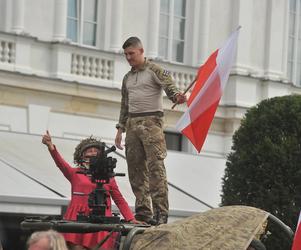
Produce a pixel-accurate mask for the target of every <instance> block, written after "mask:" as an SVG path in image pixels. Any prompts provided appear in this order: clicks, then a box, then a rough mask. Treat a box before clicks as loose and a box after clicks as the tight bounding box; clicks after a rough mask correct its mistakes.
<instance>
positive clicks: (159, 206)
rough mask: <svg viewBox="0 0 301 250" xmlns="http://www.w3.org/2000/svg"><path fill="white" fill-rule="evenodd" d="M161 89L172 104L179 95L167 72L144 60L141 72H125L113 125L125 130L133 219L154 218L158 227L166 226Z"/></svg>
mask: <svg viewBox="0 0 301 250" xmlns="http://www.w3.org/2000/svg"><path fill="white" fill-rule="evenodd" d="M135 81H136V82H135ZM139 87H140V88H141V90H139ZM162 89H163V90H164V91H165V93H166V94H167V96H168V98H169V99H171V100H172V101H174V97H175V95H176V94H178V93H179V90H178V89H177V88H176V87H175V84H174V82H173V80H172V78H171V76H170V74H169V72H168V71H166V70H164V69H162V68H161V67H159V66H158V65H156V64H154V63H152V62H150V61H147V60H146V61H145V64H144V67H143V68H142V69H140V70H138V71H135V70H133V69H132V70H131V71H130V72H128V73H127V74H126V75H125V77H124V79H123V84H122V100H121V111H120V117H119V123H118V124H117V126H116V127H117V128H122V129H123V131H126V138H125V144H126V145H125V146H126V158H127V164H128V174H129V180H130V183H131V187H132V190H133V192H134V194H135V196H136V204H135V211H136V218H137V219H139V220H143V221H149V220H151V219H152V218H154V219H155V220H156V221H157V223H159V224H160V223H166V222H167V217H168V187H167V179H166V170H165V166H164V159H165V157H166V143H165V137H164V133H163V108H162ZM131 91H132V92H133V93H131ZM139 91H140V92H139ZM137 92H138V93H137ZM153 93H154V94H153ZM159 94H160V96H159ZM150 96H151V98H149V97H150ZM159 98H160V99H159ZM141 109H142V110H141Z"/></svg>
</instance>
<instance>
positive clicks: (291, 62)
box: [287, 0, 301, 86]
mask: <svg viewBox="0 0 301 250" xmlns="http://www.w3.org/2000/svg"><path fill="white" fill-rule="evenodd" d="M289 5H290V6H289V10H290V13H289V37H288V63H287V75H288V78H289V79H290V80H291V81H292V82H293V83H294V84H295V85H298V86H301V0H290V2H289Z"/></svg>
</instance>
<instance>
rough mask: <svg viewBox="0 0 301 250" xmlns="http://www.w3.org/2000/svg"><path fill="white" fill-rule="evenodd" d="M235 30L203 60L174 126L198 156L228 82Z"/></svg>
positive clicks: (233, 52) (234, 43)
mask: <svg viewBox="0 0 301 250" xmlns="http://www.w3.org/2000/svg"><path fill="white" fill-rule="evenodd" d="M238 33H239V28H238V29H237V30H236V31H235V32H233V33H232V34H231V36H230V37H229V38H228V40H227V41H226V42H225V44H224V45H223V46H222V47H221V48H220V49H218V50H216V51H215V52H214V53H212V54H211V56H210V57H209V58H208V59H207V61H206V62H205V64H203V65H202V66H201V67H200V68H199V71H198V75H197V78H196V83H195V86H194V88H193V90H192V92H191V95H190V97H189V99H188V101H187V105H188V109H187V111H186V112H185V113H184V114H183V116H182V117H181V118H180V120H179V121H178V122H177V124H176V129H177V130H179V131H180V132H181V133H182V134H184V135H185V136H186V137H187V138H188V139H189V140H190V141H191V143H192V144H193V145H194V147H195V148H196V150H197V151H198V152H200V151H201V148H202V146H203V144H204V141H205V139H206V136H207V133H208V130H209V127H210V125H211V123H212V120H213V117H214V114H215V111H216V109H217V107H218V104H219V101H220V99H221V97H222V94H223V90H224V88H225V86H226V83H227V81H228V78H229V74H230V70H231V67H232V64H233V61H234V56H235V52H236V46H237V39H238Z"/></svg>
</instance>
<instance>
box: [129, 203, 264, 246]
mask: <svg viewBox="0 0 301 250" xmlns="http://www.w3.org/2000/svg"><path fill="white" fill-rule="evenodd" d="M267 217H268V213H267V212H266V211H263V210H260V209H257V208H253V207H247V206H228V207H221V208H216V209H211V210H209V211H207V212H204V213H200V214H197V215H194V216H191V217H188V218H185V219H183V220H179V221H176V222H173V223H170V224H165V225H161V226H158V227H151V228H149V229H146V230H145V231H144V233H143V234H138V235H136V236H135V237H134V239H133V242H132V244H131V247H130V249H131V250H154V249H160V250H182V249H189V250H199V249H202V250H245V249H246V248H247V247H248V245H249V244H250V242H251V241H252V239H253V238H254V237H255V235H256V234H257V233H258V232H259V231H260V230H261V229H262V225H263V224H264V223H265V221H266V219H267Z"/></svg>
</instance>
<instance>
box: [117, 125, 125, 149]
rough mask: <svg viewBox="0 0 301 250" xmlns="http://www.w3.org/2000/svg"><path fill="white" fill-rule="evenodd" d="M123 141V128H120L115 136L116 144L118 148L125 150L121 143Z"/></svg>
mask: <svg viewBox="0 0 301 250" xmlns="http://www.w3.org/2000/svg"><path fill="white" fill-rule="evenodd" d="M121 141H122V130H121V129H118V130H117V134H116V137H115V145H116V147H117V148H119V149H120V150H123V147H122V145H121Z"/></svg>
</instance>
